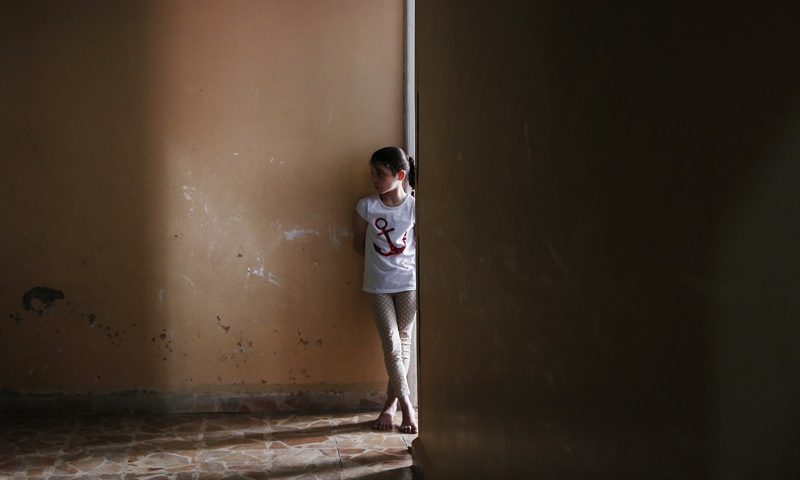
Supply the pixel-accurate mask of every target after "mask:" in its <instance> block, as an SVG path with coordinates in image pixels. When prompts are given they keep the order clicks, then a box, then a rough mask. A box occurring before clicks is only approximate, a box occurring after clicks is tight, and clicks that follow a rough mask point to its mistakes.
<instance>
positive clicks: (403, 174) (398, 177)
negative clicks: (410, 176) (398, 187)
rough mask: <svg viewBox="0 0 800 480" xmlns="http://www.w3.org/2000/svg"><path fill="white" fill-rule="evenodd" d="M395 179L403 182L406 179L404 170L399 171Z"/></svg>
mask: <svg viewBox="0 0 800 480" xmlns="http://www.w3.org/2000/svg"><path fill="white" fill-rule="evenodd" d="M397 179H398V180H400V181H401V182H402V181H403V180H405V179H406V171H405V170H400V171H399V172H397Z"/></svg>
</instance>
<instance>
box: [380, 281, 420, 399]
mask: <svg viewBox="0 0 800 480" xmlns="http://www.w3.org/2000/svg"><path fill="white" fill-rule="evenodd" d="M369 298H370V303H371V305H372V317H373V318H374V319H375V325H376V326H377V327H378V334H379V335H380V337H381V344H382V345H383V361H384V362H385V363H386V373H388V374H389V388H388V390H387V391H386V393H387V394H388V395H389V397H390V398H391V397H405V396H406V395H408V394H410V393H411V392H410V390H409V389H408V380H406V375H407V374H408V362H409V359H410V358H411V332H412V331H413V330H414V319H415V318H416V317H417V291H416V290H410V291H407V292H398V293H371V294H370V295H369Z"/></svg>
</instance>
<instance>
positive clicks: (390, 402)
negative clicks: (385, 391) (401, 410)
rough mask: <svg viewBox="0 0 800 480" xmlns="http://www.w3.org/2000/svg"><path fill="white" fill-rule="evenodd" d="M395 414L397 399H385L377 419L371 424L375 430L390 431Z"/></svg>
mask: <svg viewBox="0 0 800 480" xmlns="http://www.w3.org/2000/svg"><path fill="white" fill-rule="evenodd" d="M395 413H397V398H387V399H386V403H384V404H383V410H381V414H380V415H378V419H377V420H375V423H373V424H372V428H374V429H375V430H391V429H393V428H394V414H395Z"/></svg>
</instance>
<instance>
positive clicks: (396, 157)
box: [369, 147, 417, 188]
mask: <svg viewBox="0 0 800 480" xmlns="http://www.w3.org/2000/svg"><path fill="white" fill-rule="evenodd" d="M369 161H370V163H372V164H375V165H386V166H387V167H388V168H389V170H391V171H392V175H397V172H399V171H400V170H402V171H404V172H406V178H407V179H408V184H409V185H411V188H415V187H416V186H417V175H416V165H415V164H414V157H409V156H408V155H406V152H404V151H403V149H402V148H398V147H383V148H381V149H380V150H377V151H376V152H375V153H373V154H372V158H371V159H370V160H369Z"/></svg>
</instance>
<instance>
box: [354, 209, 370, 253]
mask: <svg viewBox="0 0 800 480" xmlns="http://www.w3.org/2000/svg"><path fill="white" fill-rule="evenodd" d="M366 238H367V221H366V220H364V217H362V216H361V215H360V214H358V213H356V217H355V218H354V219H353V248H355V249H356V252H358V254H359V255H361V256H362V257H363V256H364V244H365V242H366Z"/></svg>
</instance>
